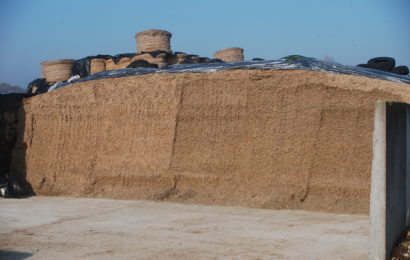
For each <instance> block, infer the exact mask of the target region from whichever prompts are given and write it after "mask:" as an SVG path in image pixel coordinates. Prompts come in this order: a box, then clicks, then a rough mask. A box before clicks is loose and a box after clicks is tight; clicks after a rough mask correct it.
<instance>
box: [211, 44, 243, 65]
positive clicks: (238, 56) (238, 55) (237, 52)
mask: <svg viewBox="0 0 410 260" xmlns="http://www.w3.org/2000/svg"><path fill="white" fill-rule="evenodd" d="M214 58H216V59H220V60H222V61H226V62H238V61H243V59H244V57H243V49H242V48H239V47H233V48H227V49H223V50H220V51H217V52H215V53H214Z"/></svg>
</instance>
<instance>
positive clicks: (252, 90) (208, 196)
mask: <svg viewBox="0 0 410 260" xmlns="http://www.w3.org/2000/svg"><path fill="white" fill-rule="evenodd" d="M378 100H386V101H404V102H409V103H410V89H409V85H408V84H404V83H395V82H389V81H384V80H377V79H370V78H365V77H358V76H352V75H336V74H329V73H323V72H314V71H301V70H292V71H290V70H227V71H218V72H213V73H180V74H172V73H152V74H145V75H137V76H131V77H119V78H107V79H98V80H90V81H85V82H81V83H75V84H73V85H71V86H67V87H64V88H61V89H58V90H56V91H53V92H51V93H47V94H43V95H38V96H35V97H32V98H30V99H27V100H25V103H24V110H25V112H26V116H25V120H24V122H21V124H20V127H21V129H20V130H21V133H22V136H21V137H20V143H19V144H17V146H16V149H15V152H14V161H13V162H14V163H13V166H12V167H13V169H14V171H16V172H19V171H20V174H23V175H24V173H23V172H21V171H25V174H26V176H27V180H28V181H29V182H30V183H31V185H32V186H33V189H34V191H35V192H36V193H37V194H38V195H64V196H66V195H69V196H87V197H110V198H120V199H152V200H172V201H181V202H189V203H208V204H220V205H241V206H247V207H262V208H276V209H283V208H286V209H306V210H319V211H328V212H343V213H364V214H367V213H368V205H369V191H370V172H371V160H372V130H373V116H374V102H375V101H378ZM23 130H24V131H23ZM18 158H24V161H25V167H21V165H19V164H18V162H19V160H18Z"/></svg>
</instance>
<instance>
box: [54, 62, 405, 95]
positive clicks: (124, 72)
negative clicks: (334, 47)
mask: <svg viewBox="0 0 410 260" xmlns="http://www.w3.org/2000/svg"><path fill="white" fill-rule="evenodd" d="M235 69H250V70H252V69H262V70H272V69H273V70H311V71H320V72H329V73H335V74H347V75H356V76H363V77H368V78H373V79H382V80H388V81H394V82H402V83H407V84H410V76H403V75H397V74H393V73H389V72H384V71H379V70H375V69H368V68H362V67H356V66H347V65H342V64H338V63H331V62H326V61H321V60H315V59H300V60H295V61H290V62H288V61H285V60H270V61H243V62H217V63H199V64H177V65H171V66H169V67H166V68H163V69H156V68H128V69H119V70H107V71H103V72H99V73H95V74H93V75H90V76H88V77H85V78H82V79H80V80H78V81H75V82H85V81H89V80H95V79H104V78H118V77H130V76H135V75H142V74H148V73H164V72H165V73H208V72H216V71H223V70H235ZM73 83H74V82H64V83H62V84H60V85H59V86H58V87H56V88H61V87H64V86H67V85H70V84H73Z"/></svg>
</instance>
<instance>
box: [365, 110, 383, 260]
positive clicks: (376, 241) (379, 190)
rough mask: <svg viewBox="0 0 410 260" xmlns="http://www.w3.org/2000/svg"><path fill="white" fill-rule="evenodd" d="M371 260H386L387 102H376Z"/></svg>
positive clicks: (371, 211)
mask: <svg viewBox="0 0 410 260" xmlns="http://www.w3.org/2000/svg"><path fill="white" fill-rule="evenodd" d="M369 259H371V260H384V259H386V102H376V107H375V113H374V128H373V160H372V174H371V190H370V230H369Z"/></svg>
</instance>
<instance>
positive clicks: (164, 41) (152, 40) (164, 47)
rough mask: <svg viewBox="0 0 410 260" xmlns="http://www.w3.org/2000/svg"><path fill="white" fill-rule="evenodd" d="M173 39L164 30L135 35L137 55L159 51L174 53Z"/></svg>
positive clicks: (147, 31)
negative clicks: (172, 48) (172, 47)
mask: <svg viewBox="0 0 410 260" xmlns="http://www.w3.org/2000/svg"><path fill="white" fill-rule="evenodd" d="M171 37H172V34H171V33H170V32H167V31H164V30H154V29H152V30H146V31H142V32H139V33H137V34H136V35H135V39H136V43H137V54H141V53H142V52H151V51H157V50H160V51H165V52H167V53H172V50H171Z"/></svg>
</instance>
